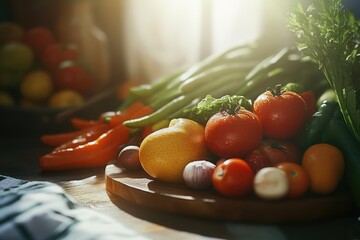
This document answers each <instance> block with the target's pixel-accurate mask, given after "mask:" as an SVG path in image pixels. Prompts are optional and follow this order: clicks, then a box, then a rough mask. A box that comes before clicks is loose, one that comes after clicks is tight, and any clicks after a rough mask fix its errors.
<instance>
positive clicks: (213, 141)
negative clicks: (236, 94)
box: [205, 110, 263, 158]
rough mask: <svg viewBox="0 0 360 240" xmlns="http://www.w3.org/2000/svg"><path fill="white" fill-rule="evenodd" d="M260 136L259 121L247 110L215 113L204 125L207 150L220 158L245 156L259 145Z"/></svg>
mask: <svg viewBox="0 0 360 240" xmlns="http://www.w3.org/2000/svg"><path fill="white" fill-rule="evenodd" d="M262 134H263V132H262V128H261V124H260V122H259V119H258V118H257V117H256V115H255V114H254V113H252V112H250V111H247V110H240V111H239V112H238V113H236V114H229V113H226V112H221V113H217V114H215V115H214V116H212V117H211V118H210V119H209V121H208V122H207V123H206V125H205V141H206V144H207V146H208V148H209V149H210V150H211V151H212V152H213V153H214V154H216V155H217V156H219V157H222V158H230V157H243V156H245V155H246V154H247V153H249V152H250V151H251V150H253V149H254V148H256V147H257V146H259V145H260V143H261V140H262V136H263V135H262Z"/></svg>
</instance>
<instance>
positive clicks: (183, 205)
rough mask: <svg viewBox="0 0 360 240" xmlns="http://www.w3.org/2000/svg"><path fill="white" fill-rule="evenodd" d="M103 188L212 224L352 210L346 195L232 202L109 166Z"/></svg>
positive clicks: (281, 219) (293, 219) (311, 217)
mask: <svg viewBox="0 0 360 240" xmlns="http://www.w3.org/2000/svg"><path fill="white" fill-rule="evenodd" d="M105 184H106V190H107V191H108V192H109V193H111V194H112V195H115V196H117V197H120V198H123V199H125V200H127V201H130V202H133V203H135V204H137V205H139V206H142V207H148V208H151V209H156V210H159V211H165V212H168V213H173V214H179V215H185V216H191V217H199V218H206V219H216V220H227V221H242V222H249V223H250V222H252V223H285V222H286V223H288V222H304V221H311V220H319V219H325V218H330V217H336V216H341V215H345V214H347V213H350V212H351V210H352V209H353V208H354V205H353V202H352V199H351V196H350V194H349V193H346V192H339V193H335V194H332V195H327V196H306V197H303V198H301V199H284V200H276V201H270V200H261V199H259V198H258V197H256V196H254V195H252V194H249V196H246V197H244V198H240V199H232V198H225V197H222V196H219V195H218V194H217V193H216V192H214V191H211V190H209V191H195V190H191V189H189V188H187V187H186V186H185V185H180V184H169V183H164V182H160V181H156V180H153V179H151V177H149V176H148V175H147V174H146V173H145V172H143V171H136V172H132V171H126V170H124V169H121V168H118V167H117V166H115V165H113V164H109V165H108V166H107V167H106V169H105Z"/></svg>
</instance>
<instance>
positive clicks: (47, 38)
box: [25, 27, 55, 58]
mask: <svg viewBox="0 0 360 240" xmlns="http://www.w3.org/2000/svg"><path fill="white" fill-rule="evenodd" d="M53 42H55V40H54V36H53V34H52V33H51V31H50V30H49V29H48V28H46V27H34V28H31V29H29V30H28V31H27V32H26V33H25V43H26V44H27V45H29V46H30V48H31V49H32V50H33V51H34V54H35V56H37V57H39V58H40V57H41V54H42V51H43V49H44V48H45V47H46V46H47V45H49V44H50V43H53Z"/></svg>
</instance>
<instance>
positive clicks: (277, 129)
mask: <svg viewBox="0 0 360 240" xmlns="http://www.w3.org/2000/svg"><path fill="white" fill-rule="evenodd" d="M254 113H255V114H256V115H257V116H258V117H259V119H260V122H261V124H262V127H263V130H264V135H265V136H267V137H269V138H273V139H287V138H291V137H293V136H295V135H296V134H297V133H298V132H299V131H300V130H301V128H302V127H303V125H304V123H305V121H306V119H307V110H306V104H305V101H304V99H303V98H302V97H301V96H300V95H299V94H297V93H295V92H290V91H285V92H283V93H282V92H280V89H278V86H277V88H276V90H275V91H266V92H264V93H262V94H260V95H259V96H258V97H257V99H255V101H254Z"/></svg>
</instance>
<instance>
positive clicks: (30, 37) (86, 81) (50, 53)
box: [25, 27, 93, 95]
mask: <svg viewBox="0 0 360 240" xmlns="http://www.w3.org/2000/svg"><path fill="white" fill-rule="evenodd" d="M25 42H26V43H27V44H28V45H29V46H30V48H31V49H32V50H33V52H34V54H35V57H36V58H37V59H38V60H40V62H41V63H42V65H43V66H44V68H45V69H46V70H47V71H48V72H49V73H50V74H51V75H52V76H53V80H54V84H55V87H56V88H57V89H59V90H63V89H71V90H74V91H76V92H78V93H80V94H82V95H86V94H89V93H90V91H91V90H92V85H93V79H92V76H91V75H90V74H89V73H88V72H87V71H86V70H85V68H84V67H83V66H82V65H80V64H79V62H80V61H79V60H81V59H80V54H79V52H78V49H77V46H75V45H72V44H65V43H60V42H58V41H56V38H55V36H54V35H53V34H52V32H51V31H50V30H49V29H47V28H45V27H35V28H32V29H30V30H28V32H27V33H26V36H25Z"/></svg>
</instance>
